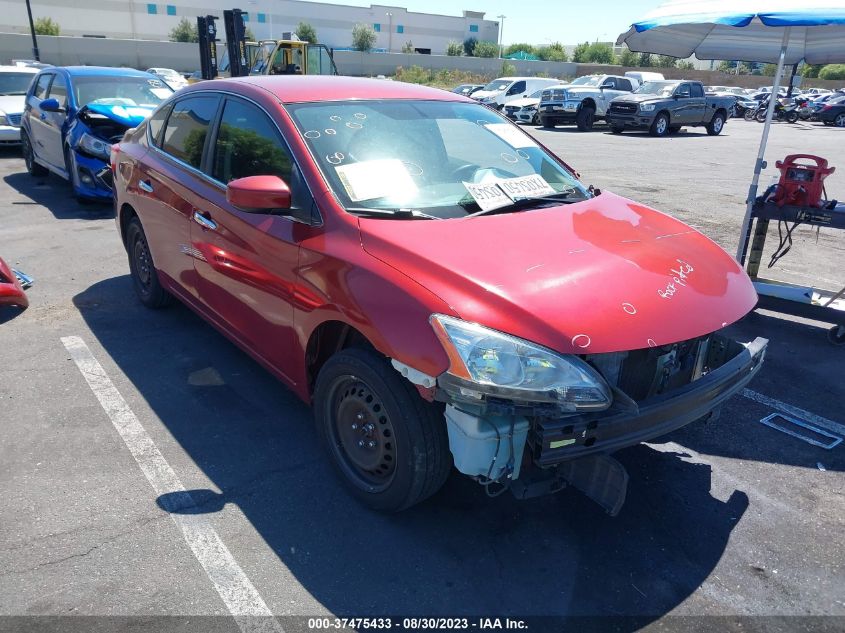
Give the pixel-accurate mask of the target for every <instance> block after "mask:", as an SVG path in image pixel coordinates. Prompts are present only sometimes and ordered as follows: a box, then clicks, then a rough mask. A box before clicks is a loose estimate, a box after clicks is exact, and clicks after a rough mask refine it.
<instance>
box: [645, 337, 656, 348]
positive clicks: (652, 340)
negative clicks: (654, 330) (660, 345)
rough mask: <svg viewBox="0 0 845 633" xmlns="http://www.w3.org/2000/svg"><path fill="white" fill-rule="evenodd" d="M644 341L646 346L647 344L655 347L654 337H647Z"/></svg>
mask: <svg viewBox="0 0 845 633" xmlns="http://www.w3.org/2000/svg"><path fill="white" fill-rule="evenodd" d="M646 343H648V346H649V347H657V343H655V342H654V339H653V338H650V339H648V340H647V341H646Z"/></svg>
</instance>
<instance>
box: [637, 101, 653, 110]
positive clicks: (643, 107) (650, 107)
mask: <svg viewBox="0 0 845 633" xmlns="http://www.w3.org/2000/svg"><path fill="white" fill-rule="evenodd" d="M652 110H654V104H653V103H641V104H640V112H651V111H652Z"/></svg>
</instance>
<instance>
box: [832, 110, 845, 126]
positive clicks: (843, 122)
mask: <svg viewBox="0 0 845 633" xmlns="http://www.w3.org/2000/svg"><path fill="white" fill-rule="evenodd" d="M833 124H834V125H835V126H836V127H845V112H843V113H841V114H837V115H836V118H835V119H833Z"/></svg>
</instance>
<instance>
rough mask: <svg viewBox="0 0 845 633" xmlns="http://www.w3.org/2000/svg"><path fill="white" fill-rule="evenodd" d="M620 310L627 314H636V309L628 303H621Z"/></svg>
mask: <svg viewBox="0 0 845 633" xmlns="http://www.w3.org/2000/svg"><path fill="white" fill-rule="evenodd" d="M622 309H623V310H625V312H627V313H628V314H636V313H637V309H636V308H635V307H634V306H633V305H632V304H630V303H623V304H622Z"/></svg>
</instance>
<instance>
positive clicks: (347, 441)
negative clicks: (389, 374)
mask: <svg viewBox="0 0 845 633" xmlns="http://www.w3.org/2000/svg"><path fill="white" fill-rule="evenodd" d="M329 406H330V410H329V412H330V416H331V419H330V423H329V428H328V433H329V437H330V445H331V448H332V451H333V452H334V455H335V458H336V459H337V462H338V464H339V465H340V468H341V470H342V471H343V473H344V474H345V475H346V476H347V478H349V479H350V480H351V481H352V482H353V483H354V484H355V485H356V486H358V487H359V488H361V489H363V490H366V491H367V492H381V491H382V490H385V489H386V488H388V487H389V486H390V484H391V483H392V482H393V479H394V477H395V476H396V453H397V450H396V434H395V433H394V429H393V424H392V422H391V420H390V416H389V415H388V414H387V412H386V411H385V408H384V404H383V403H382V401H381V399H380V398H378V397H377V396H376V395H375V393H374V392H373V390H372V389H370V387H369V386H367V384H366V383H365V382H363V381H362V380H361V379H360V378H357V377H355V376H342V377H341V378H339V379H338V380H337V381H336V382H335V384H334V386H333V388H332V390H331V392H330V396H329Z"/></svg>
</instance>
